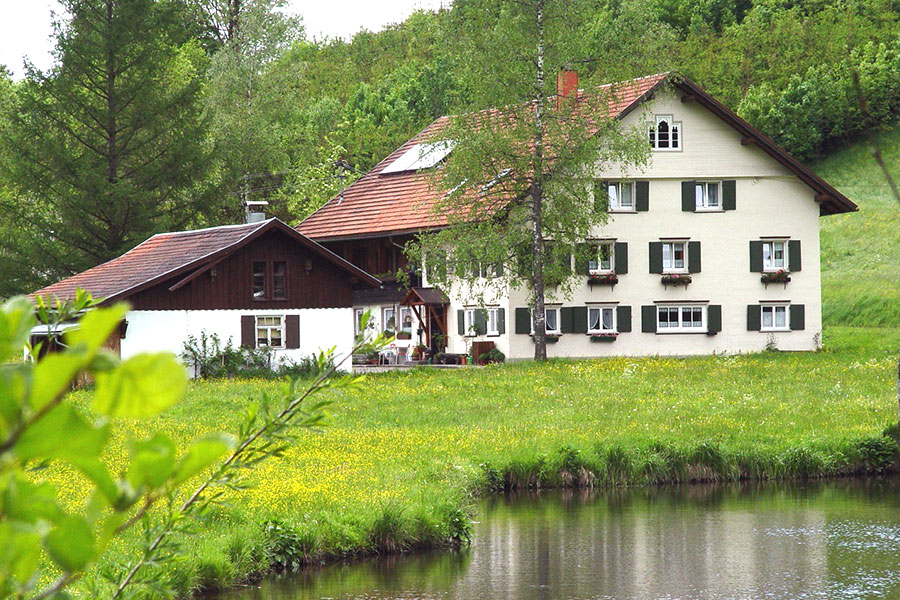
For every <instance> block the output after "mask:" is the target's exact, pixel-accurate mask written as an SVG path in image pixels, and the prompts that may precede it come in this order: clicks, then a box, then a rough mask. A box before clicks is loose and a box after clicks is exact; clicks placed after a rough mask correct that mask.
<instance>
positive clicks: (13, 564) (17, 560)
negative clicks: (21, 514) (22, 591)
mask: <svg viewBox="0 0 900 600" xmlns="http://www.w3.org/2000/svg"><path fill="white" fill-rule="evenodd" d="M40 558H41V538H40V536H39V535H37V534H36V533H33V532H30V531H22V530H21V529H19V528H18V527H16V526H15V525H13V524H11V523H8V522H7V523H0V573H2V574H3V575H4V576H3V577H0V582H2V583H0V598H6V597H7V596H8V595H9V594H11V593H12V591H13V590H12V589H11V586H10V583H11V582H10V581H8V580H6V579H7V577H6V576H7V575H11V576H12V577H11V578H12V579H14V580H15V581H16V582H17V583H18V584H20V585H22V584H25V583H26V582H27V581H29V580H31V579H32V578H33V577H34V576H35V574H36V572H37V569H38V564H39V561H40Z"/></svg>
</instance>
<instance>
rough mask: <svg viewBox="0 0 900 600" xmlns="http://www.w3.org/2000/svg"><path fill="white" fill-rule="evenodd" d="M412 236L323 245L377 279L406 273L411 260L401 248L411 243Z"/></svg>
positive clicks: (326, 243)
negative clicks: (382, 276) (398, 272)
mask: <svg viewBox="0 0 900 600" xmlns="http://www.w3.org/2000/svg"><path fill="white" fill-rule="evenodd" d="M411 239H412V236H409V235H404V236H389V237H380V238H371V239H364V240H347V241H343V242H325V243H324V244H322V245H323V246H325V247H326V248H328V249H329V250H331V251H332V252H334V253H335V254H337V255H338V256H340V257H342V258H344V259H346V260H348V261H350V262H352V263H353V264H355V265H356V266H357V267H359V268H360V269H362V270H363V271H366V272H367V273H372V274H373V275H375V276H376V277H377V276H379V275H385V274H392V275H393V274H394V273H396V272H397V271H398V270H403V271H405V270H406V269H407V265H409V260H408V259H407V258H406V255H405V254H404V253H403V250H402V249H401V248H398V245H399V246H403V245H405V244H406V242H408V241H410V240H411Z"/></svg>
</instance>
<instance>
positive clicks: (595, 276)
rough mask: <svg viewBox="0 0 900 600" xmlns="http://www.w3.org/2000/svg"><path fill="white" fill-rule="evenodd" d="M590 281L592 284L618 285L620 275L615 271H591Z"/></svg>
mask: <svg viewBox="0 0 900 600" xmlns="http://www.w3.org/2000/svg"><path fill="white" fill-rule="evenodd" d="M588 283H589V284H590V285H616V284H617V283H619V276H618V275H616V274H615V273H591V274H590V275H588Z"/></svg>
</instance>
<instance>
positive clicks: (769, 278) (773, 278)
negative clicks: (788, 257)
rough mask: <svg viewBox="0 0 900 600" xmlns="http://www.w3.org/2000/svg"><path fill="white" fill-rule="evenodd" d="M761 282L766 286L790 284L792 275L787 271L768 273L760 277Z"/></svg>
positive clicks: (779, 270)
mask: <svg viewBox="0 0 900 600" xmlns="http://www.w3.org/2000/svg"><path fill="white" fill-rule="evenodd" d="M759 280H760V281H762V282H763V283H765V284H766V285H769V284H770V283H788V282H789V281H790V280H791V273H790V271H787V270H785V269H778V270H777V271H767V272H765V273H763V274H762V275H761V276H760V278H759Z"/></svg>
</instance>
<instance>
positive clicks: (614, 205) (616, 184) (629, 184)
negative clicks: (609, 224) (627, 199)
mask: <svg viewBox="0 0 900 600" xmlns="http://www.w3.org/2000/svg"><path fill="white" fill-rule="evenodd" d="M623 187H626V188H628V189H629V190H631V204H630V205H623V204H622V188H623ZM613 189H615V195H613V193H612V190H613ZM636 191H637V188H636V186H635V185H634V182H633V181H610V182H608V183H607V184H606V196H607V199H608V200H609V210H610V212H636V211H637V198H635V193H636ZM614 197H615V201H613V198H614Z"/></svg>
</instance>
